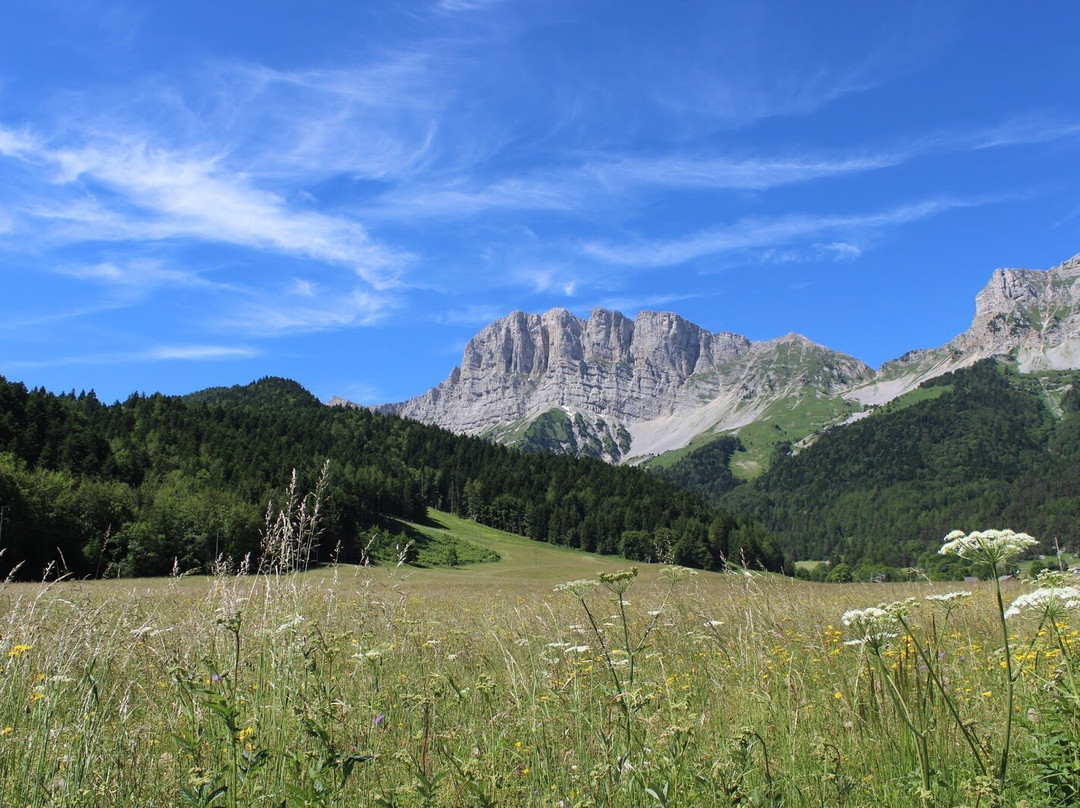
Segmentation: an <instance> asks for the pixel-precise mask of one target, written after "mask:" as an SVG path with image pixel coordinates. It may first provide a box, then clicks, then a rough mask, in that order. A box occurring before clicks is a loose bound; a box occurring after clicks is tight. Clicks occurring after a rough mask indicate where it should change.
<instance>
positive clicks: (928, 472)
mask: <svg viewBox="0 0 1080 808" xmlns="http://www.w3.org/2000/svg"><path fill="white" fill-rule="evenodd" d="M1058 398H1059V401H1061V402H1063V406H1064V411H1063V414H1062V415H1061V417H1058V414H1057V413H1055V412H1054V411H1053V410H1052V409H1051V408H1050V407H1049V406H1048V404H1047V398H1046V396H1045V395H1043V393H1042V386H1041V385H1040V384H1037V383H1034V380H1033V379H1032V378H1030V377H1020V376H1017V375H1016V374H1014V373H1013V372H1011V371H1009V370H1008V369H1007V368H1006V367H1005V366H1003V365H1000V364H998V363H995V362H992V361H987V362H983V363H979V364H978V365H976V366H974V367H972V368H970V369H967V370H962V371H957V372H956V373H954V374H949V375H948V376H946V377H942V378H940V379H936V380H933V381H931V382H929V383H928V384H927V385H926V387H924V388H923V389H921V390H919V391H915V392H913V393H911V394H909V395H908V396H906V397H904V398H902V399H900V400H898V401H897V402H895V403H894V404H892V405H888V406H886V407H883V408H881V409H880V410H879V411H877V412H875V413H874V414H873V415H872V416H870V417H868V418H865V419H863V420H861V421H859V422H856V423H853V424H850V425H848V426H845V427H842V428H837V429H833V430H829V431H828V432H826V433H825V434H823V435H822V436H821V437H820V438H819V439H818V440H817V441H816V442H815V443H814V444H813V445H812V446H810V447H808V448H806V449H805V450H803V451H801V452H798V453H797V454H795V453H792V454H788V455H783V456H778V457H777V458H776V460H775V462H774V464H773V465H772V466H771V467H770V469H769V470H768V471H767V472H766V473H765V474H764V475H762V477H761V478H759V479H758V480H757V481H755V482H754V483H752V484H750V485H747V486H741V487H740V488H738V489H735V490H733V491H731V492H729V493H728V494H727V495H725V497H724V498H723V499H722V501H723V502H725V503H726V504H727V505H728V506H729V507H734V508H743V509H746V510H748V511H749V512H751V513H754V514H756V515H757V516H758V517H759V518H760V519H762V520H764V521H765V523H766V524H767V526H769V528H770V529H771V530H773V531H774V532H775V533H776V534H777V535H778V536H779V537H780V540H781V541H782V542H783V543H784V545H785V547H786V548H787V549H788V550H789V551H790V552H792V553H793V555H795V557H796V558H830V557H832V558H834V559H844V560H847V561H848V563H850V564H853V565H855V564H860V563H864V562H878V563H884V564H888V565H894V566H909V565H913V564H922V565H925V564H931V565H933V564H936V563H938V562H939V561H941V559H935V558H933V555H932V553H931V554H930V556H929V557H927V555H926V554H927V553H928V551H930V550H931V549H932V548H933V547H934V545H935V544H936V543H937V542H938V541H939V540H940V538H941V536H943V535H944V534H945V533H947V532H949V531H950V530H952V529H955V528H962V529H966V530H967V529H977V528H987V527H1011V528H1014V529H1016V530H1024V531H1026V532H1028V533H1031V534H1033V535H1035V536H1039V537H1043V538H1045V539H1046V540H1048V541H1050V542H1052V541H1053V538H1054V537H1057V538H1059V539H1060V540H1061V541H1062V542H1063V543H1066V544H1074V543H1076V542H1077V541H1078V540H1080V527H1078V525H1080V472H1078V469H1080V440H1078V439H1077V435H1078V431H1080V410H1078V409H1077V408H1076V407H1075V400H1076V397H1075V396H1073V395H1060V396H1059V397H1058Z"/></svg>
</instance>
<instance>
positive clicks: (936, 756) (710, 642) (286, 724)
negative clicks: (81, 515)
mask: <svg viewBox="0 0 1080 808" xmlns="http://www.w3.org/2000/svg"><path fill="white" fill-rule="evenodd" d="M415 529H417V530H421V531H443V530H445V531H450V532H453V533H454V534H455V535H456V536H457V537H458V539H460V540H463V541H468V542H470V543H473V544H475V545H476V546H478V547H481V548H485V549H490V550H494V551H496V552H497V553H498V554H499V557H500V560H499V561H497V562H494V563H488V564H480V565H476V566H472V567H469V568H458V569H410V568H407V567H382V568H363V567H338V568H327V569H320V570H316V571H313V572H310V573H303V574H299V573H295V574H294V573H290V574H281V575H260V576H251V575H225V574H221V575H217V576H214V577H194V576H192V577H184V578H175V579H169V580H141V581H108V582H106V581H100V582H93V583H82V582H62V583H53V584H38V585H30V584H18V585H13V584H9V585H6V586H4V587H3V588H2V589H0V661H2V664H3V670H2V675H0V804H3V805H15V804H18V805H33V806H37V805H65V806H84V805H85V806H103V805H110V806H129V805H130V806H146V805H184V804H187V805H202V806H230V807H231V806H240V805H245V806H247V805H268V806H271V805H272V806H279V805H297V806H300V805H327V806H328V805H382V806H387V805H408V806H411V805H438V806H455V805H510V806H513V805H530V806H532V805H536V806H575V805H576V806H587V805H604V806H624V805H630V806H637V805H641V806H656V805H680V806H682V805H710V806H711V805H815V806H819V805H840V804H843V805H848V806H863V805H865V806H870V805H873V806H881V805H885V806H909V805H914V804H918V800H917V799H916V798H915V797H914V796H913V795H915V794H916V793H917V792H918V790H919V788H920V784H921V783H922V778H921V774H920V760H921V757H920V754H921V752H920V747H917V745H916V744H915V743H913V742H912V740H911V738H910V737H909V734H907V733H905V730H904V724H903V721H902V716H901V706H900V705H902V704H904V703H907V704H908V705H910V706H911V709H912V710H915V709H916V708H917V710H918V711H919V712H917V713H916V715H917V717H918V716H921V717H922V718H921V719H920V720H925V721H926V726H927V727H930V728H931V730H932V731H928V732H927V743H926V747H927V749H926V751H927V753H928V755H929V759H930V760H931V762H932V763H931V767H930V772H929V775H928V776H929V781H930V785H931V790H932V794H931V795H929V797H928V799H929V800H930V802H928V803H927V802H926V801H925V800H924V803H925V804H933V805H942V806H948V805H974V804H976V802H977V799H978V797H979V794H983V795H984V796H983V799H984V801H983V802H982V803H981V804H983V805H988V804H991V798H990V797H989V796H986V795H988V794H990V791H992V783H990V782H989V781H988V780H987V779H986V778H985V777H983V778H982V779H980V771H979V769H978V767H977V766H976V765H975V764H974V763H973V759H972V753H971V750H970V748H969V747H968V745H967V744H966V741H965V737H964V735H963V733H962V731H961V730H960V729H958V728H957V724H956V723H955V722H953V721H952V720H951V718H950V716H949V715H948V713H947V711H946V708H945V705H944V704H943V703H942V701H941V699H939V698H937V697H936V696H935V695H934V694H935V692H936V691H934V690H933V688H931V687H930V684H929V682H928V679H927V672H926V670H925V666H923V667H922V668H921V667H920V664H921V661H920V658H919V657H918V655H917V653H916V650H915V648H914V646H913V645H912V643H911V642H909V641H902V640H901V639H899V638H895V639H890V640H888V641H887V642H886V644H885V645H884V646H883V647H882V649H881V655H882V656H881V659H882V661H883V666H879V665H877V664H876V663H875V662H874V659H873V658H872V657H871V655H870V654H869V653H868V652H867V649H866V647H865V646H860V647H849V646H846V645H845V644H844V641H845V640H846V639H851V638H852V637H853V636H854V635H853V634H852V629H850V628H848V629H845V627H844V626H843V625H842V623H841V619H840V618H841V615H842V614H843V613H844V612H845V611H847V610H849V609H856V608H862V607H865V606H867V605H872V604H876V603H879V602H882V601H895V600H902V599H903V598H907V597H913V598H916V599H917V601H918V604H919V607H918V608H917V609H915V610H914V611H913V612H912V613H911V617H910V621H911V623H912V626H913V628H914V630H915V632H916V636H917V637H920V638H924V639H926V638H932V642H933V643H934V644H933V648H934V651H935V653H934V657H933V658H934V659H935V660H939V661H938V662H936V663H935V667H936V669H938V670H940V671H941V672H942V673H943V674H944V675H945V680H946V682H947V687H948V689H949V690H948V692H949V694H950V696H951V697H952V698H953V699H954V700H955V702H956V704H957V705H958V706H959V709H960V711H961V712H962V715H963V717H964V719H965V720H966V721H969V722H971V723H970V724H969V726H971V727H973V728H974V729H973V732H974V733H975V734H976V736H977V743H978V744H982V745H985V748H986V749H987V750H988V757H992V755H991V754H990V753H992V752H997V751H998V750H1000V747H1001V739H1002V737H1003V734H1004V732H1005V729H1004V717H1003V703H1004V690H1005V689H1004V686H1003V679H1002V664H1003V656H1002V651H1001V642H1000V627H999V625H998V623H997V622H996V618H995V608H996V606H995V595H994V590H993V588H992V586H991V585H990V584H979V585H977V586H975V587H973V589H974V595H973V596H972V597H971V598H970V599H968V602H965V603H963V604H962V606H960V607H958V608H956V609H955V610H951V607H950V613H949V614H948V616H947V617H946V613H945V612H944V611H942V610H941V609H940V607H939V604H934V603H931V602H927V601H925V600H923V598H924V596H926V595H928V594H932V593H940V592H942V591H944V590H943V589H942V588H941V587H940V586H939V585H926V584H923V585H914V584H886V585H870V584H866V585H849V586H839V585H814V584H808V583H803V582H796V581H791V580H787V579H783V578H779V577H775V576H761V577H756V576H743V575H717V574H706V573H702V574H697V575H692V576H691V575H689V574H688V573H676V572H674V570H675V568H664V567H659V566H652V565H642V566H641V571H640V575H638V576H637V577H636V578H634V577H632V576H629V575H621V576H620V575H618V574H616V572H615V571H616V569H617V565H615V564H613V563H612V561H613V560H612V559H610V558H600V557H594V556H589V555H583V554H580V553H575V552H573V551H569V550H564V549H560V548H556V547H548V546H546V545H535V544H534V543H532V542H529V541H527V540H525V539H519V538H516V537H509V536H507V535H506V534H502V533H499V532H498V531H495V530H492V529H489V528H484V527H480V526H476V525H472V524H470V523H466V522H463V521H462V520H457V519H455V518H454V517H451V516H448V515H446V514H438V513H433V514H432V519H431V522H430V523H429V524H426V525H416V526H415ZM565 581H586V582H587V583H586V582H581V583H575V584H573V585H571V586H570V587H567V588H564V591H554V590H555V586H556V584H558V583H560V582H565ZM1006 587H1007V589H1006V591H1005V596H1006V598H1007V600H1011V599H1012V598H1013V597H1015V596H1017V595H1019V594H1020V593H1021V592H1023V591H1026V590H1025V589H1024V588H1023V587H1022V586H1021V585H1020V584H1012V583H1009V584H1006ZM1064 620H1065V618H1063V622H1061V625H1062V630H1061V631H1060V632H1054V631H1047V626H1046V625H1045V624H1044V625H1043V626H1041V627H1040V626H1039V625H1038V623H1037V621H1034V622H1033V621H1031V620H1030V619H1019V620H1017V621H1016V622H1015V624H1014V626H1015V627H1014V645H1013V648H1014V649H1018V650H1017V651H1015V653H1014V655H1013V657H1011V660H1012V661H1013V662H1014V663H1015V664H1016V666H1017V669H1018V671H1019V672H1020V675H1019V676H1018V678H1017V680H1016V687H1017V703H1016V705H1015V714H1016V717H1017V727H1016V728H1014V730H1013V731H1014V740H1013V749H1014V760H1015V762H1014V764H1013V766H1012V769H1011V770H1010V774H1009V778H1008V782H1007V788H1006V791H1005V793H1004V795H1003V796H1001V797H1000V798H1001V799H1004V800H1005V803H1006V804H1016V801H1017V799H1018V798H1019V797H1020V796H1024V797H1026V798H1028V799H1029V800H1030V804H1033V805H1038V804H1046V805H1051V804H1063V803H1061V802H1060V801H1059V802H1053V801H1051V800H1050V798H1049V797H1047V799H1046V800H1044V801H1040V799H1041V798H1040V795H1041V794H1043V793H1049V794H1065V793H1069V792H1066V791H1062V790H1061V789H1062V788H1064V787H1066V786H1067V785H1068V784H1069V783H1070V782H1075V776H1076V773H1077V772H1078V771H1080V768H1078V769H1076V770H1070V769H1069V766H1070V765H1073V764H1074V763H1075V748H1074V747H1070V746H1069V745H1068V744H1065V745H1061V746H1055V744H1054V741H1053V738H1054V737H1059V735H1061V732H1065V733H1066V734H1067V728H1066V730H1061V729H1060V727H1059V722H1058V720H1057V719H1058V718H1060V717H1062V716H1065V717H1068V716H1070V715H1071V716H1075V715H1076V710H1075V708H1072V712H1071V713H1069V709H1070V708H1069V707H1068V705H1067V704H1066V706H1065V707H1061V706H1057V707H1056V708H1055V709H1056V711H1057V712H1051V711H1050V708H1049V706H1048V702H1047V701H1046V699H1047V695H1046V694H1047V692H1048V690H1047V688H1048V687H1049V685H1050V683H1052V682H1054V681H1058V682H1061V681H1062V676H1063V675H1064V674H1063V673H1062V671H1063V670H1065V671H1069V670H1071V669H1069V668H1063V667H1062V660H1063V657H1064V656H1067V655H1068V654H1071V653H1072V652H1073V649H1074V646H1073V645H1072V643H1073V642H1074V638H1075V637H1076V632H1075V631H1074V630H1072V628H1071V627H1068V626H1067V625H1066V623H1065V622H1064ZM1040 632H1041V634H1040ZM1062 638H1063V642H1064V645H1062V644H1061V643H1059V642H1057V641H1058V640H1062ZM939 654H940V656H939ZM889 682H892V683H893V684H894V685H895V686H896V687H897V688H898V689H899V692H900V693H901V694H902V696H903V698H904V699H907V702H904V701H900V702H898V701H896V700H895V699H894V698H893V696H892V695H891V692H892V691H891V690H890V688H891V685H889V684H888V683H889ZM1032 716H1033V717H1035V718H1037V719H1039V720H1038V721H1035V722H1030V721H1029V720H1028V719H1029V718H1030V717H1032ZM1073 720H1075V719H1073ZM1051 726H1053V727H1054V728H1055V729H1054V733H1056V734H1050V733H1047V732H1044V731H1043V730H1046V729H1049V728H1050V727H1051ZM1059 730H1060V732H1059ZM1061 737H1065V736H1064V735H1061ZM1048 772H1049V774H1047V773H1048ZM1070 772H1072V773H1070ZM1050 775H1053V776H1054V777H1057V778H1058V780H1055V781H1053V782H1052V783H1051V782H1050V780H1049V779H1047V778H1049V777H1050ZM1040 777H1041V778H1043V780H1042V781H1040V780H1039V778H1040ZM1070 777H1071V778H1073V779H1072V780H1070ZM1040 782H1044V783H1050V785H1052V786H1053V788H1054V789H1056V790H1055V791H1047V790H1046V789H1042V790H1040V789H1041V786H1040V785H1039V783H1040ZM1062 783H1065V786H1063V785H1062ZM988 789H989V790H988ZM998 798H999V797H993V799H998Z"/></svg>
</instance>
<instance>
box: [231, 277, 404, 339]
mask: <svg viewBox="0 0 1080 808" xmlns="http://www.w3.org/2000/svg"><path fill="white" fill-rule="evenodd" d="M397 306H398V301H397V300H396V298H394V297H391V296H388V295H383V294H372V293H370V292H367V291H365V290H363V289H358V288H356V289H352V290H350V291H346V292H340V291H337V290H333V291H329V292H327V293H325V294H322V295H321V296H317V295H315V294H314V290H313V289H312V288H295V287H294V288H293V289H292V290H291V293H288V292H287V293H283V294H280V295H275V294H272V293H268V292H260V293H259V294H258V296H257V298H256V299H253V300H251V301H248V302H243V303H239V304H238V305H236V306H235V307H233V308H231V309H230V310H229V312H228V313H227V314H225V315H222V316H217V317H215V318H213V319H212V320H211V322H210V324H211V325H212V326H213V327H214V328H215V329H217V330H222V331H240V332H243V333H244V334H248V335H251V336H260V337H273V336H281V335H284V334H296V333H310V332H317V331H330V330H333V329H338V328H347V327H354V326H365V325H373V324H374V323H377V322H379V321H381V320H383V319H384V318H385V317H386V316H387V315H389V314H390V312H391V311H393V310H394V309H395V308H397Z"/></svg>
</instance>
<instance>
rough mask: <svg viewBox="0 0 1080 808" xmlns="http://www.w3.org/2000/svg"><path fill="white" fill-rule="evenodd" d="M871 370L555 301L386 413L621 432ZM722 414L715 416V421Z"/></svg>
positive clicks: (666, 315) (480, 342) (673, 319)
mask: <svg viewBox="0 0 1080 808" xmlns="http://www.w3.org/2000/svg"><path fill="white" fill-rule="evenodd" d="M871 375H872V371H871V370H870V368H868V367H867V366H866V365H864V364H863V363H862V362H859V361H858V360H856V359H852V358H851V357H847V356H843V355H841V354H836V353H834V352H832V351H829V350H828V349H825V348H822V347H821V346H818V345H814V344H813V343H812V342H810V341H809V340H806V339H805V338H803V337H798V336H796V335H790V336H789V337H784V338H781V339H779V340H773V341H770V342H763V343H751V342H750V340H748V339H747V338H746V337H742V336H739V335H738V334H732V333H727V332H720V333H712V332H709V331H707V330H705V329H703V328H701V327H700V326H697V325H694V324H693V323H691V322H689V321H687V320H685V319H683V318H682V317H680V316H679V315H677V314H672V313H670V312H648V311H646V312H641V313H640V314H638V316H637V318H636V319H635V320H630V319H629V318H627V317H624V316H623V315H622V314H620V313H618V312H612V311H606V310H604V309H596V310H594V311H593V312H592V314H591V315H590V317H589V319H588V320H582V319H579V318H577V317H575V316H574V315H573V314H571V313H570V312H568V311H566V310H565V309H552V310H551V311H548V312H546V313H544V314H542V315H537V314H526V313H523V312H514V313H513V314H510V315H508V316H507V317H504V318H503V319H501V320H498V321H497V322H494V323H492V324H491V325H489V326H487V327H486V328H484V329H483V330H482V331H480V333H478V334H477V335H476V336H475V337H473V338H472V339H471V340H470V341H469V344H468V345H467V346H466V347H465V352H464V356H463V357H462V362H461V365H460V366H459V367H457V368H455V369H454V371H453V372H452V373H451V374H450V376H449V378H447V379H446V380H445V381H444V382H442V383H441V384H440V385H438V386H437V387H435V388H433V389H432V390H430V391H428V392H427V393H425V394H424V395H421V396H418V397H416V398H413V399H411V400H409V401H406V402H403V403H401V404H395V405H388V406H386V407H383V408H382V409H383V410H384V411H390V412H395V413H397V414H399V415H403V416H405V417H409V418H415V419H417V420H421V421H426V422H430V423H436V424H439V425H440V426H443V427H446V428H447V429H451V430H453V431H456V432H464V433H469V434H483V433H490V434H498V435H505V434H506V432H507V431H508V427H509V426H511V425H514V424H521V423H523V422H527V421H529V420H531V419H534V418H535V417H537V416H538V415H540V414H542V413H544V412H547V411H549V410H551V409H553V408H560V409H562V410H564V411H565V412H568V413H573V414H578V413H581V414H583V415H585V416H589V417H590V419H589V421H588V422H589V423H596V420H595V417H600V418H603V419H607V420H606V421H604V422H603V423H605V424H607V422H608V421H610V422H612V424H613V426H612V428H616V427H617V426H619V425H628V426H629V425H634V424H642V423H645V422H652V421H655V420H656V419H660V418H678V417H679V416H681V415H686V414H689V413H694V412H697V411H699V410H701V409H702V408H703V407H707V406H708V405H710V404H712V403H713V402H714V401H715V400H716V399H717V398H718V397H724V398H725V400H730V402H731V404H732V406H735V405H741V404H742V403H743V402H746V401H753V400H756V399H771V398H773V397H775V396H776V395H777V394H779V393H781V392H782V393H784V394H790V393H791V392H792V391H793V390H794V391H795V392H803V393H807V394H814V395H820V394H834V393H835V392H837V391H838V390H840V389H847V388H849V387H850V386H851V385H852V384H853V383H855V382H857V381H859V380H862V379H866V378H869V377H870V376H871ZM723 414H724V413H723V412H720V413H713V414H712V415H711V416H710V418H711V420H712V423H710V424H709V426H714V425H716V424H717V423H718V422H719V421H723ZM633 431H634V430H633V429H632V428H631V432H633ZM609 459H615V458H614V457H609Z"/></svg>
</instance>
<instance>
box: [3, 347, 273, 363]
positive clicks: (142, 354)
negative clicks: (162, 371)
mask: <svg viewBox="0 0 1080 808" xmlns="http://www.w3.org/2000/svg"><path fill="white" fill-rule="evenodd" d="M258 355H259V351H257V350H256V349H254V348H251V347H248V346H230V345H160V346H156V347H153V348H147V349H145V350H142V351H130V352H126V353H99V354H86V355H82V356H64V357H56V358H54V359H42V360H35V361H27V362H18V361H16V362H8V363H7V365H8V366H9V367H12V368H42V367H63V366H67V365H124V364H133V363H139V362H174V361H181V362H219V361H229V360H238V359H252V358H254V357H256V356H258Z"/></svg>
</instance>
